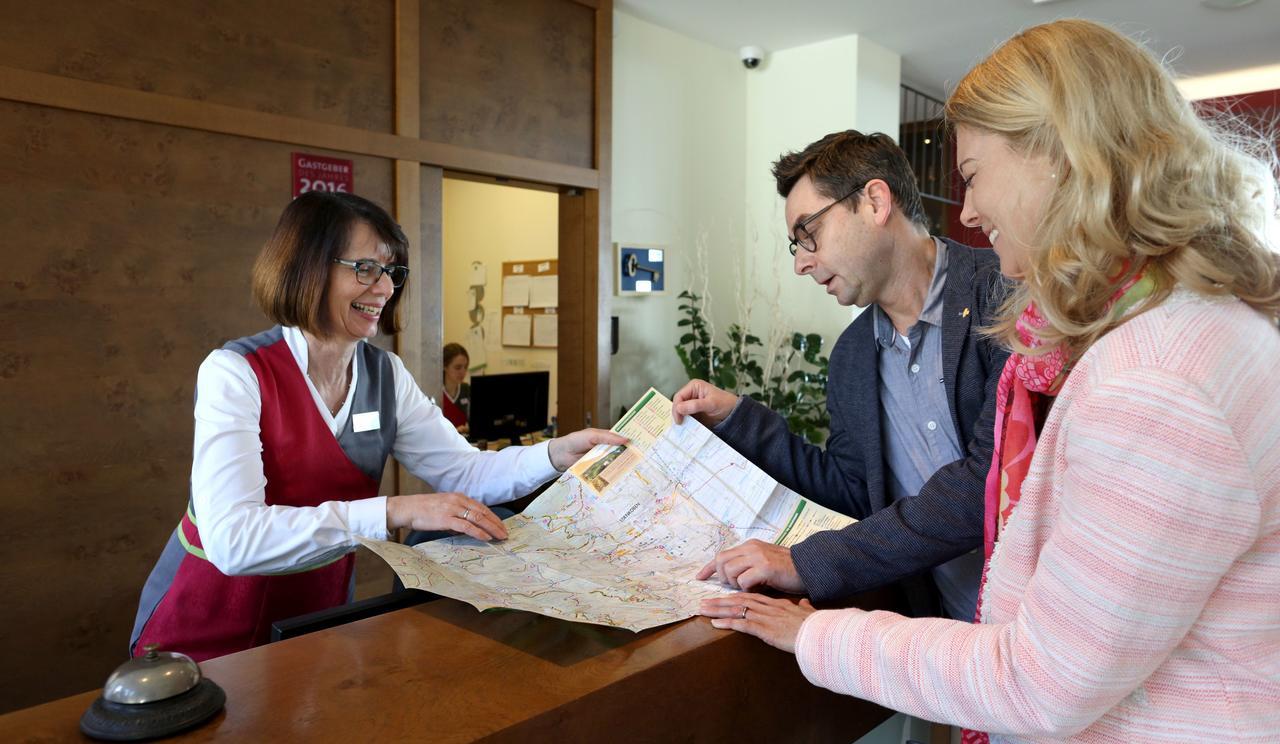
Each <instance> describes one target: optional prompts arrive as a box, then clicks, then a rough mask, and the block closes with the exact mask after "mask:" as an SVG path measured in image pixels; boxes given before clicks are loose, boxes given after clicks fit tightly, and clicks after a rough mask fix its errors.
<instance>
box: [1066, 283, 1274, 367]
mask: <svg viewBox="0 0 1280 744" xmlns="http://www.w3.org/2000/svg"><path fill="white" fill-rule="evenodd" d="M1089 357H1093V359H1092V360H1090V359H1089ZM1087 362H1088V363H1089V364H1088V366H1090V367H1094V368H1097V369H1095V370H1094V371H1095V372H1102V373H1104V374H1105V372H1114V371H1118V370H1119V369H1130V368H1135V367H1150V368H1158V369H1162V370H1165V371H1167V372H1171V373H1174V374H1177V375H1179V376H1182V377H1185V378H1187V379H1188V380H1190V381H1191V382H1194V383H1196V384H1198V385H1201V386H1203V387H1205V388H1206V389H1214V388H1217V387H1219V386H1220V385H1222V384H1223V383H1224V382H1227V381H1230V382H1231V384H1233V385H1269V386H1270V387H1271V389H1275V388H1276V387H1277V386H1280V329H1278V328H1277V327H1276V324H1275V322H1274V321H1273V320H1270V319H1268V318H1266V317H1265V316H1263V315H1262V314H1261V313H1259V312H1258V311H1256V310H1254V309H1253V308H1251V307H1249V306H1248V305H1246V304H1245V303H1243V302H1241V301H1240V300H1238V299H1236V298H1235V297H1231V296H1206V295H1203V294H1200V293H1198V292H1195V291H1193V290H1191V289H1187V288H1185V287H1178V288H1177V289H1175V290H1174V291H1173V293H1172V294H1171V295H1170V296H1169V297H1168V298H1167V299H1166V300H1165V301H1164V302H1162V303H1161V304H1160V305H1159V306H1157V307H1155V308H1152V309H1150V310H1147V311H1146V312H1140V313H1138V314H1137V315H1135V316H1134V317H1133V318H1131V319H1130V320H1129V321H1127V322H1125V323H1123V324H1122V325H1120V326H1119V327H1118V328H1116V329H1115V330H1113V331H1111V332H1110V333H1108V334H1107V335H1106V336H1104V337H1103V338H1102V339H1100V340H1099V341H1098V342H1097V343H1096V344H1094V346H1093V348H1091V349H1090V350H1089V351H1088V353H1086V354H1085V356H1084V358H1082V359H1081V366H1085V364H1086V363H1087Z"/></svg>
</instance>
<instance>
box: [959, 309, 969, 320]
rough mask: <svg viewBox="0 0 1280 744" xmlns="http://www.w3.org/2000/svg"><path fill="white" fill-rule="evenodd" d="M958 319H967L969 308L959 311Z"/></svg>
mask: <svg viewBox="0 0 1280 744" xmlns="http://www.w3.org/2000/svg"><path fill="white" fill-rule="evenodd" d="M960 317H962V318H967V317H969V308H967V307H966V308H965V309H964V310H961V311H960Z"/></svg>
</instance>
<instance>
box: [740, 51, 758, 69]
mask: <svg viewBox="0 0 1280 744" xmlns="http://www.w3.org/2000/svg"><path fill="white" fill-rule="evenodd" d="M738 57H739V58H740V59H741V60H742V66H743V67H745V68H747V69H748V70H754V69H756V68H757V67H759V66H760V60H762V59H764V50H763V49H761V48H760V47H758V46H744V47H742V48H741V49H739V50H738Z"/></svg>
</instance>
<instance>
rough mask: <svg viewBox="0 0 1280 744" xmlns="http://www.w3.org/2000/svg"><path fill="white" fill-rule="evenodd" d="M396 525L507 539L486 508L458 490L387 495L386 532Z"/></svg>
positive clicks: (499, 523)
mask: <svg viewBox="0 0 1280 744" xmlns="http://www.w3.org/2000/svg"><path fill="white" fill-rule="evenodd" d="M399 527H408V528H409V529H411V530H424V531H428V532H434V531H437V530H451V531H453V532H461V533H463V534H464V535H470V536H472V537H474V538H475V539H477V540H483V541H485V542H489V541H490V540H494V539H497V540H505V539H507V528H506V527H504V526H503V524H502V520H501V519H498V515H497V514H494V513H493V512H492V511H489V507H487V506H485V505H484V504H482V503H480V502H479V501H476V500H475V499H469V498H467V497H466V496H464V495H463V494H460V493H412V494H405V495H403V496H389V497H387V531H388V532H391V531H392V530H395V529H397V528H399Z"/></svg>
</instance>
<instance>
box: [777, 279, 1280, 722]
mask: <svg viewBox="0 0 1280 744" xmlns="http://www.w3.org/2000/svg"><path fill="white" fill-rule="evenodd" d="M982 606H983V618H982V623H981V624H969V623H964V622H957V621H953V620H940V619H908V618H904V617H902V616H899V615H895V614H893V613H888V612H869V613H868V612H862V611H860V610H834V611H825V612H817V613H815V614H813V615H812V616H810V617H809V618H808V620H806V622H805V624H804V626H803V627H802V628H801V631H800V636H799V639H798V641H797V649H796V653H797V657H798V659H799V662H800V666H801V668H802V669H803V671H804V673H805V675H806V676H807V677H808V678H809V680H810V681H812V682H813V683H814V684H817V685H821V686H823V687H827V688H830V689H832V690H835V691H837V692H841V693H845V694H849V695H856V696H858V697H862V698H867V699H869V700H872V701H875V702H877V703H880V704H882V705H885V706H887V707H890V708H894V709H897V710H901V711H905V712H906V713H909V714H911V715H913V716H918V717H921V718H926V719H930V720H934V721H943V722H948V723H953V724H959V725H963V726H967V727H970V728H973V729H977V730H982V731H990V732H992V733H993V736H992V740H993V741H1047V740H1054V741H1057V740H1061V739H1064V738H1065V739H1069V740H1071V741H1081V742H1124V743H1125V744H1129V743H1131V742H1147V741H1151V742H1164V741H1179V742H1184V741H1185V742H1223V741H1258V742H1263V741H1265V742H1280V331H1277V330H1276V328H1275V326H1274V325H1272V324H1271V322H1270V321H1268V320H1267V319H1265V318H1264V317H1262V316H1261V315H1260V314H1258V313H1256V312H1254V311H1253V310H1251V309H1250V308H1248V307H1247V306H1246V305H1244V304H1243V303H1241V302H1239V301H1237V300H1234V299H1208V298H1204V297H1202V296H1200V295H1197V294H1194V293H1192V292H1190V291H1188V290H1185V289H1180V290H1178V291H1177V292H1175V293H1174V295H1173V296H1172V297H1171V298H1170V299H1169V300H1167V301H1166V302H1165V303H1164V304H1162V305H1161V306H1160V307H1158V308H1156V309H1154V310H1151V311H1149V312H1147V313H1144V314H1141V315H1139V316H1137V317H1135V318H1134V319H1132V320H1130V321H1129V322H1127V323H1125V324H1124V325H1122V326H1121V327H1119V328H1118V329H1116V330H1114V331H1112V332H1111V333H1110V334H1108V335H1107V336H1105V337H1104V338H1103V339H1102V340H1101V341H1099V342H1098V343H1096V344H1095V345H1094V346H1093V348H1091V349H1090V350H1089V351H1088V352H1087V353H1086V354H1085V355H1084V357H1083V358H1082V359H1081V360H1080V362H1079V364H1078V365H1077V366H1076V369H1075V371H1074V372H1073V373H1072V374H1071V376H1070V378H1069V379H1068V381H1067V383H1066V385H1065V386H1064V387H1063V390H1062V392H1061V394H1060V395H1059V396H1058V399H1057V402H1056V403H1055V404H1054V406H1053V409H1052V410H1051V411H1050V413H1049V416H1048V419H1047V421H1046V422H1045V426H1044V431H1043V433H1042V435H1041V437H1040V439H1039V442H1038V444H1037V447H1036V453H1035V458H1034V460H1033V461H1032V464H1031V472H1030V473H1029V474H1028V476H1027V479H1026V481H1025V483H1024V485H1023V491H1022V501H1021V503H1020V504H1019V506H1018V507H1017V510H1016V511H1015V512H1014V514H1013V516H1012V518H1011V520H1010V522H1009V524H1008V526H1007V527H1006V529H1005V531H1004V533H1003V534H1002V536H1001V539H1000V542H999V543H997V545H996V552H995V555H994V556H992V562H991V569H990V574H989V578H988V583H987V587H986V590H985V594H984V597H983V605H982ZM997 734H1004V735H1005V736H998V735H997Z"/></svg>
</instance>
